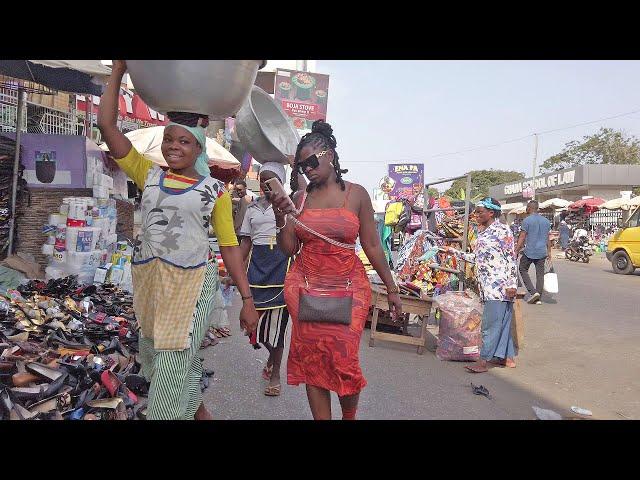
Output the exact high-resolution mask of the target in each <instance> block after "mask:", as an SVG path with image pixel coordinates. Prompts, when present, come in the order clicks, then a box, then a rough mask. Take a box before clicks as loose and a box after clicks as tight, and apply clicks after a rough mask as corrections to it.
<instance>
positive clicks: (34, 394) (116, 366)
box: [0, 277, 148, 420]
mask: <svg viewBox="0 0 640 480" xmlns="http://www.w3.org/2000/svg"><path fill="white" fill-rule="evenodd" d="M2 293H3V295H4V296H5V298H6V300H0V419H16V420H23V419H24V420H26V419H59V420H62V419H71V420H80V419H85V420H99V419H101V420H112V419H115V420H127V419H134V418H144V416H145V406H146V399H145V398H144V397H145V396H146V395H147V394H148V383H147V381H146V380H145V378H144V377H143V376H142V375H141V374H140V365H139V363H138V362H137V361H136V356H135V353H136V352H137V350H138V332H137V327H136V323H135V316H134V314H133V301H132V297H131V296H130V295H128V294H126V293H124V292H123V291H122V290H120V289H118V288H117V287H115V286H112V285H101V286H93V285H92V286H86V287H81V286H79V285H78V283H77V279H76V278H75V277H67V278H63V279H58V280H50V281H49V282H38V281H32V282H30V283H28V284H26V285H23V286H21V287H19V288H18V290H9V291H6V292H2Z"/></svg>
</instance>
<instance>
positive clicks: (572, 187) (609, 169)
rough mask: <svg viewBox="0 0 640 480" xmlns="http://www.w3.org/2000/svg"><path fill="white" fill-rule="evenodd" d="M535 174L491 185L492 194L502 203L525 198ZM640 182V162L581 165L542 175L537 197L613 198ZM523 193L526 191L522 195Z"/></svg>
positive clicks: (522, 200)
mask: <svg viewBox="0 0 640 480" xmlns="http://www.w3.org/2000/svg"><path fill="white" fill-rule="evenodd" d="M532 185H533V179H532V178H526V179H524V180H519V181H517V182H509V183H503V184H501V185H496V186H493V187H490V188H489V194H490V195H491V196H492V197H494V198H496V199H498V200H499V201H500V202H503V203H517V202H526V201H528V200H529V199H530V198H529V197H527V196H526V194H527V187H531V186H532ZM638 186H640V165H581V166H577V167H574V168H567V169H564V170H558V171H556V172H553V173H550V174H545V175H540V176H539V177H536V179H535V186H534V189H535V197H536V200H538V201H540V202H543V201H545V200H549V199H551V198H562V199H564V200H568V201H571V202H574V201H577V200H580V199H582V198H584V197H600V198H603V199H604V200H613V199H614V198H619V197H621V196H622V194H621V192H624V191H630V190H633V189H634V188H637V187H638ZM523 194H524V195H523Z"/></svg>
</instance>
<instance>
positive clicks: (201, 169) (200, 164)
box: [167, 122, 211, 177]
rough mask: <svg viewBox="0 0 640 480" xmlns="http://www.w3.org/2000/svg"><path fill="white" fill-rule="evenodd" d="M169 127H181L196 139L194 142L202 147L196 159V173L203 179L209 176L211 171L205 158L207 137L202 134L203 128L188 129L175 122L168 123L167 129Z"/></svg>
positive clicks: (207, 158)
mask: <svg viewBox="0 0 640 480" xmlns="http://www.w3.org/2000/svg"><path fill="white" fill-rule="evenodd" d="M169 125H177V126H178V127H182V128H184V129H185V130H188V131H189V132H191V134H192V135H193V136H194V137H196V141H197V142H198V143H199V144H200V146H201V147H202V153H201V154H200V155H198V158H197V159H196V164H195V168H196V171H197V172H198V174H199V175H202V176H203V177H209V176H211V170H209V157H208V156H207V137H206V135H205V134H204V128H202V127H200V126H197V127H188V126H187V125H182V124H181V123H176V122H170V123H169V124H168V125H167V127H168V126H169Z"/></svg>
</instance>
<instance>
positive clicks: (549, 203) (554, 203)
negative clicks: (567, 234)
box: [540, 198, 571, 210]
mask: <svg viewBox="0 0 640 480" xmlns="http://www.w3.org/2000/svg"><path fill="white" fill-rule="evenodd" d="M569 205H571V202H570V201H569V200H563V199H562V198H551V199H549V200H545V201H544V202H541V203H540V210H546V209H547V208H554V209H557V208H566V207H568V206H569Z"/></svg>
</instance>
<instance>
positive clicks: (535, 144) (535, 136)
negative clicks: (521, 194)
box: [531, 133, 538, 200]
mask: <svg viewBox="0 0 640 480" xmlns="http://www.w3.org/2000/svg"><path fill="white" fill-rule="evenodd" d="M537 162H538V134H537V133H534V134H533V179H532V181H531V188H532V189H533V197H531V200H535V199H536V170H537V169H538V163H537Z"/></svg>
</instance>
